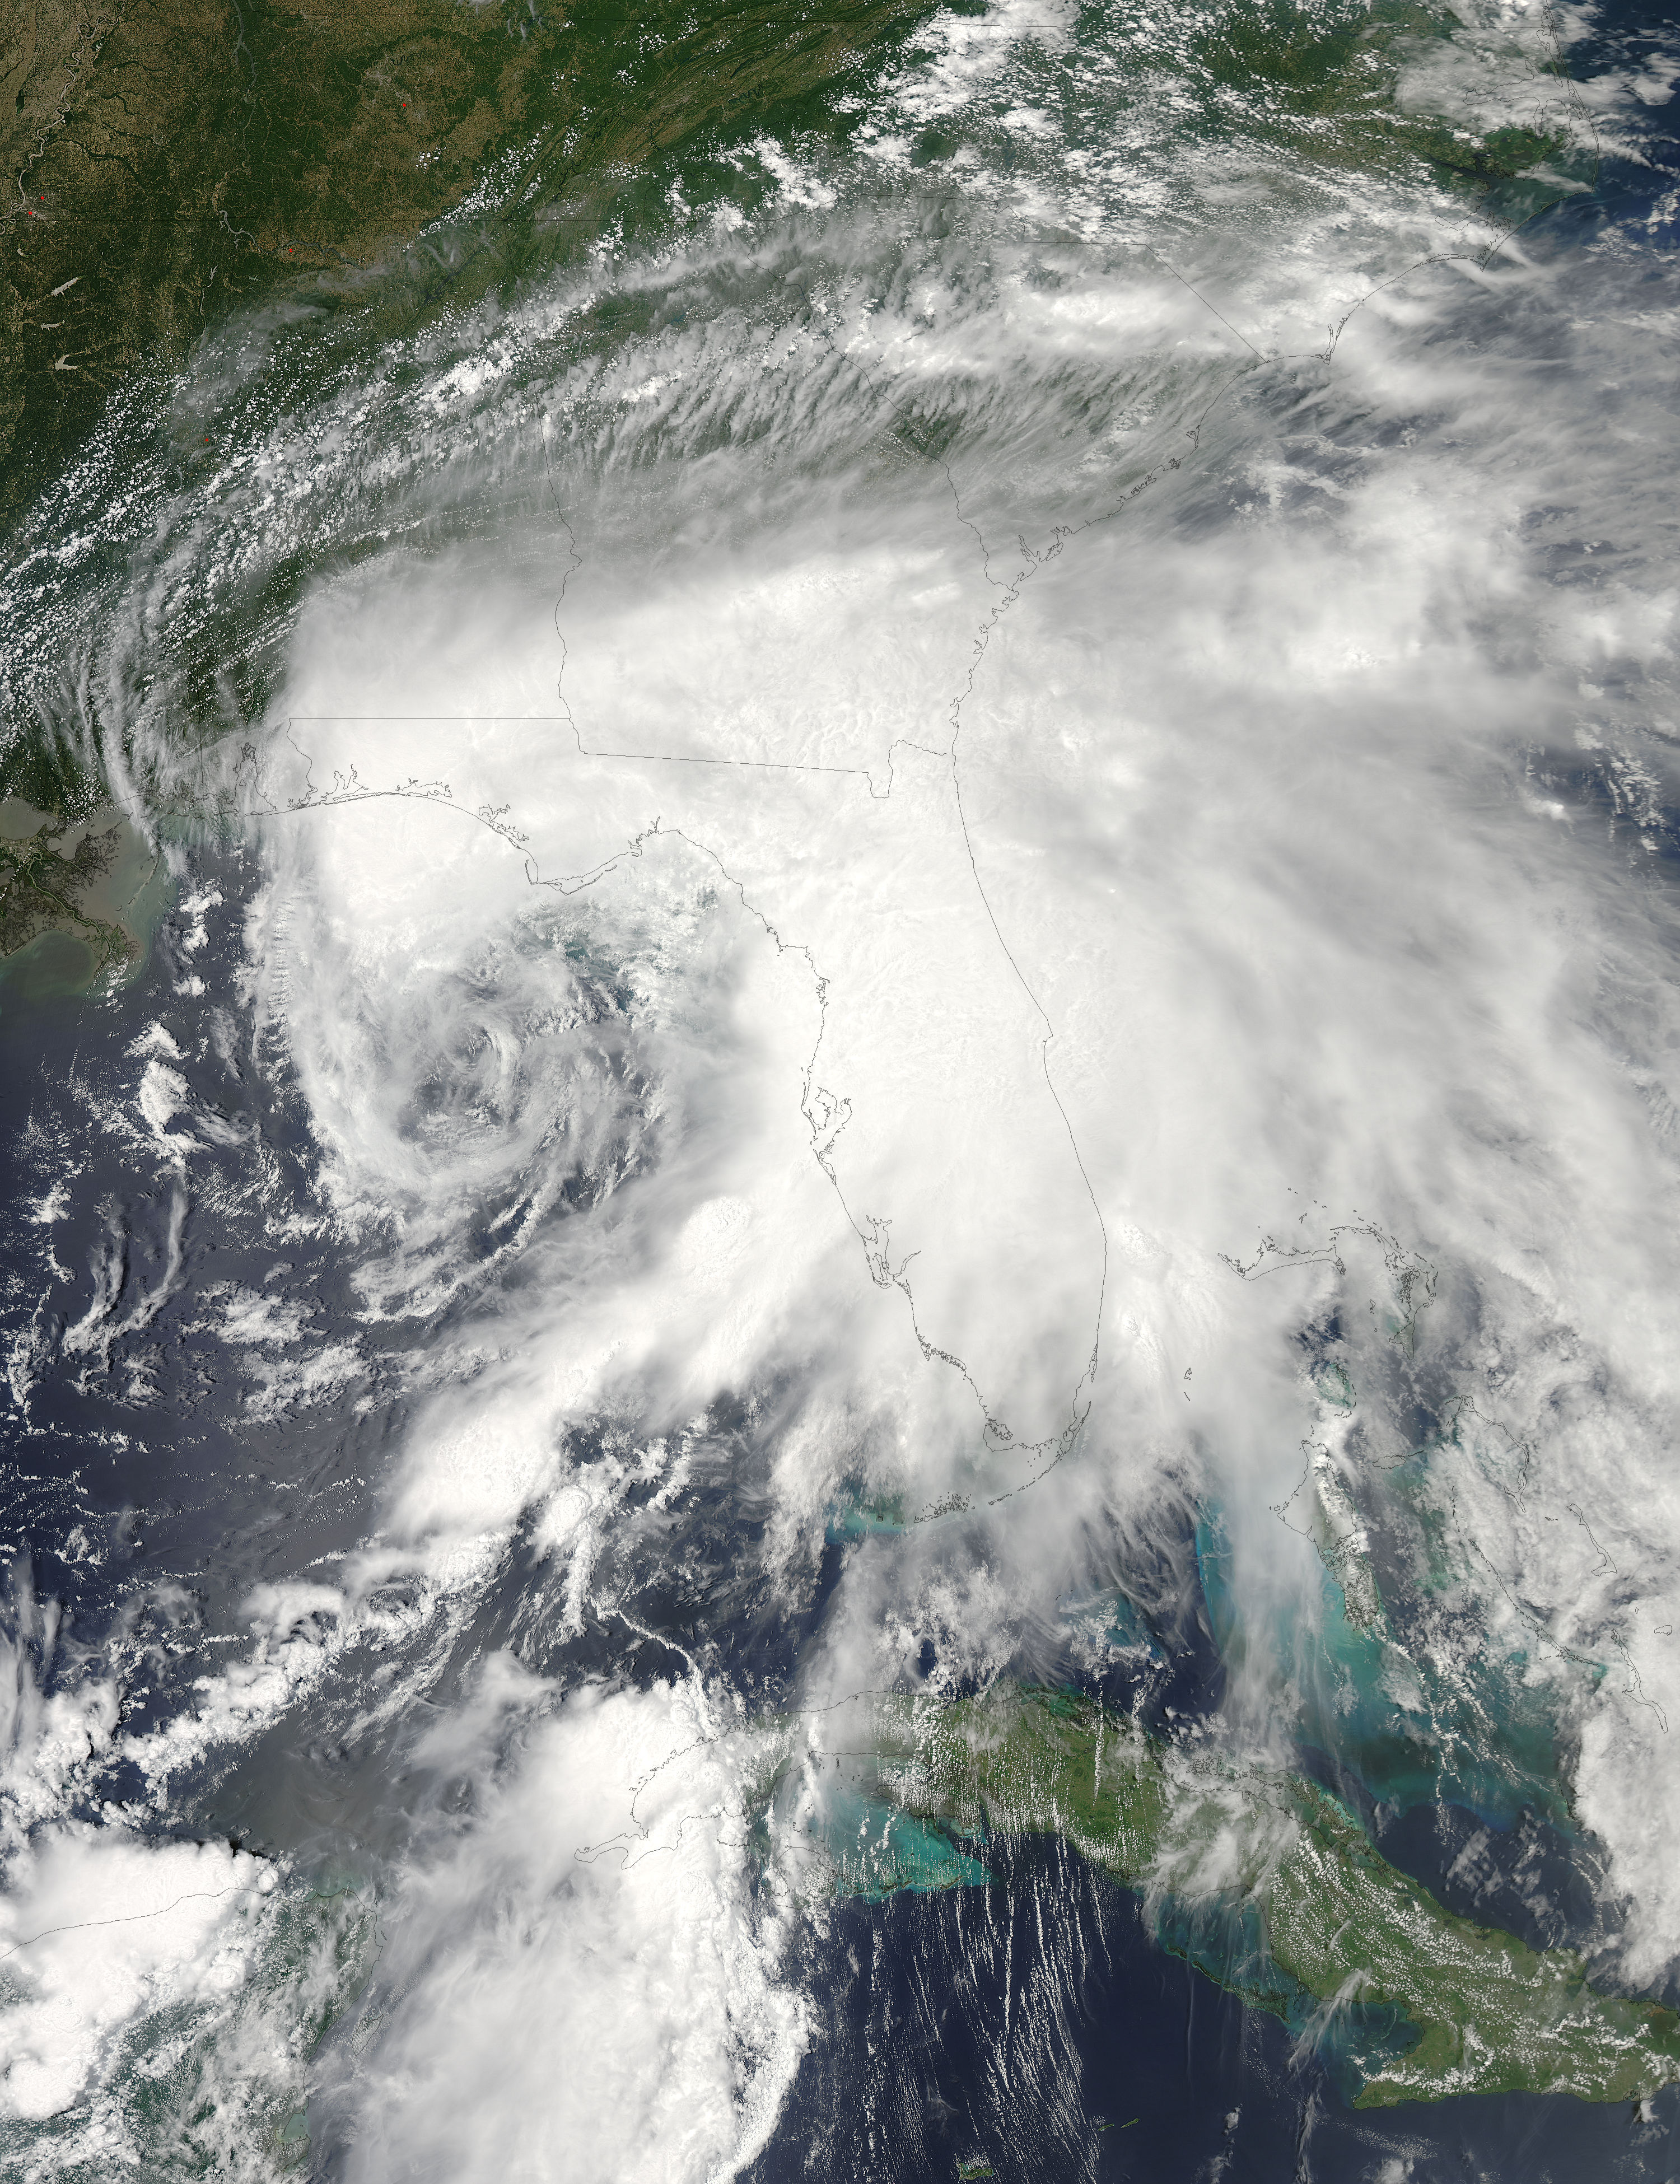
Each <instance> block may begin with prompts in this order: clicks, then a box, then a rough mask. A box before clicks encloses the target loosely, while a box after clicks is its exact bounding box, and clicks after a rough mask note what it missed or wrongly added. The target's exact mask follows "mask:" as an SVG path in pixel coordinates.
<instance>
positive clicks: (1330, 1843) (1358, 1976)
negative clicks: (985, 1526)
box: [874, 1691, 1680, 2108]
mask: <svg viewBox="0 0 1680 2184" xmlns="http://www.w3.org/2000/svg"><path fill="white" fill-rule="evenodd" d="M874 1741H875V1745H876V1751H877V1753H878V1757H877V1760H876V1768H877V1782H876V1789H877V1792H878V1794H880V1795H881V1796H882V1797H885V1798H887V1799H888V1800H890V1801H891V1802H893V1804H894V1805H896V1806H897V1807H898V1808H899V1809H900V1810H902V1811H903V1812H904V1813H905V1814H910V1815H911V1816H912V1817H913V1818H915V1819H919V1820H921V1821H924V1822H932V1823H934V1824H936V1825H939V1826H941V1827H943V1828H945V1829H948V1830H953V1831H954V1833H955V1834H956V1835H957V1836H959V1837H960V1838H966V1839H968V1840H969V1841H970V1843H971V1846H972V1847H976V1848H977V1849H978V1850H979V1852H980V1853H981V1855H982V1856H983V1854H984V1843H985V1841H986V1839H987V1837H988V1836H996V1835H998V1834H999V1833H1007V1834H1017V1835H1019V1834H1025V1835H1032V1834H1041V1835H1054V1836H1060V1837H1062V1838H1063V1839H1065V1841H1068V1842H1069V1843H1071V1845H1072V1846H1073V1847H1075V1848H1076V1850H1077V1851H1078V1852H1079V1853H1080V1854H1081V1856H1082V1857H1083V1858H1087V1859H1088V1860H1089V1861H1090V1862H1091V1863H1093V1864H1097V1865H1099V1866H1102V1867H1104V1868H1105V1869H1107V1870H1108V1871H1109V1872H1110V1873H1111V1874H1113V1875H1115V1878H1116V1879H1117V1880H1121V1881H1122V1882H1123V1883H1124V1884H1125V1885H1126V1886H1127V1887H1129V1888H1133V1889H1137V1890H1139V1891H1141V1892H1144V1893H1145V1894H1146V1895H1147V1896H1148V1897H1149V1899H1150V1901H1151V1902H1152V1903H1154V1904H1155V1905H1156V1906H1157V1907H1158V1911H1157V1924H1158V1931H1160V1934H1161V1937H1162V1939H1163V1940H1164V1941H1165V1942H1166V1944H1167V1946H1168V1947H1172V1948H1175V1949H1176V1950H1177V1952H1178V1953H1181V1954H1183V1955H1185V1956H1188V1958H1190V1959H1191V1961H1192V1962H1193V1963H1195V1964H1197V1965H1198V1966H1199V1969H1201V1970H1204V1971H1207V1972H1209V1973H1210V1975H1212V1976H1214V1977H1215V1978H1217V1979H1218V1980H1219V1981H1220V1983H1221V1985H1222V1986H1226V1987H1227V1988H1228V1989H1230V1990H1231V1991H1232V1992H1235V1993H1237V1994H1238V1995H1239V1996H1240V1997H1242V1998H1243V2000H1244V2001H1245V2002H1247V2003H1251V2004H1253V2005H1254V2006H1255V2007H1258V2008H1260V2009H1267V2010H1270V2011H1271V2012H1273V2013H1274V2014H1277V2016H1280V2017H1282V2018H1283V2019H1284V2020H1286V2022H1288V2024H1289V2025H1291V2027H1292V2029H1293V2030H1295V2031H1297V2032H1298V2033H1299V2034H1304V2035H1305V2036H1309V2037H1310V2038H1312V2039H1313V2040H1314V2041H1315V2042H1317V2043H1319V2044H1321V2045H1323V2046H1327V2047H1328V2048H1332V2050H1333V2051H1334V2052H1335V2053H1337V2054H1338V2057H1339V2058H1340V2060H1341V2062H1342V2064H1343V2071H1344V2075H1349V2076H1351V2078H1352V2079H1353V2081H1354V2082H1355V2086H1356V2088H1357V2090H1356V2091H1355V2096H1354V2098H1355V2104H1356V2105H1357V2106H1359V2107H1361V2108H1377V2107H1385V2106H1388V2105H1390V2104H1392V2103H1395V2102H1399V2101H1406V2100H1439V2099H1442V2098H1446V2097H1447V2096H1449V2095H1451V2094H1456V2093H1489V2092H1571V2093H1575V2094H1577V2095H1578V2096H1579V2097H1580V2098H1582V2099H1583V2100H1591V2101H1610V2100H1625V2099H1628V2098H1637V2097H1640V2096H1643V2095H1645V2094H1648V2093H1651V2092H1655V2091H1656V2089H1657V2088H1658V2087H1661V2086H1663V2085H1666V2084H1667V2083H1669V2082H1670V2081H1672V2080H1675V2079H1677V2078H1680V2018H1677V2016H1676V2014H1675V2013H1674V2012H1673V2011H1672V2010H1669V2009H1663V2008H1661V2006H1660V2005H1658V2004H1657V2003H1651V2002H1644V2001H1638V2000H1630V1999H1627V1998H1626V1997H1621V1996H1616V1995H1611V1994H1606V1993H1605V1992H1601V1991H1600V1990H1599V1988H1597V1987H1595V1986H1592V1985H1591V1984H1590V1983H1589V1982H1588V1979H1587V1977H1586V1973H1585V1969H1584V1966H1583V1963H1582V1961H1581V1959H1580V1958H1578V1957H1577V1956H1576V1955H1574V1954H1573V1953H1572V1952H1570V1951H1567V1950H1564V1949H1549V1950H1546V1951H1544V1952H1537V1951H1535V1950H1533V1949H1531V1948H1529V1947H1527V1946H1526V1944H1525V1943H1523V1942H1521V1941H1519V1940H1517V1939H1516V1937H1515V1936H1512V1935H1510V1934H1505V1933H1501V1932H1499V1931H1495V1930H1494V1929H1492V1928H1489V1927H1485V1926H1477V1925H1472V1924H1471V1922H1470V1921H1469V1920H1468V1919H1460V1918H1458V1917H1456V1916H1455V1914H1452V1913H1451V1912H1449V1911H1448V1910H1446V1909H1444V1908H1443V1907H1442V1906H1441V1905H1440V1904H1439V1903H1437V1902H1436V1901H1435V1900H1434V1898H1433V1897H1432V1896H1431V1895H1430V1894H1429V1893H1428V1892H1427V1890H1426V1889H1425V1888H1423V1887H1422V1886H1421V1885H1420V1884H1419V1883H1418V1882H1416V1881H1415V1880H1411V1879H1410V1878H1409V1877H1408V1876H1407V1875H1405V1874H1403V1873H1400V1872H1399V1871H1398V1870H1397V1869H1395V1868H1394V1866H1392V1865H1390V1864H1388V1861H1387V1860H1386V1859H1385V1858H1382V1856H1381V1854H1380V1853H1378V1852H1377V1849H1376V1848H1375V1847H1374V1846H1373V1845H1372V1843H1371V1840H1370V1838H1369V1837H1368V1836H1366V1833H1365V1831H1364V1830H1363V1829H1362V1828H1361V1827H1360V1825H1359V1824H1358V1822H1357V1821H1356V1820H1355V1819H1354V1818H1353V1816H1352V1815H1351V1814H1349V1812H1348V1811H1347V1810H1346V1809H1345V1808H1343V1806H1342V1805H1340V1804H1339V1803H1338V1802H1337V1801H1336V1799H1335V1798H1333V1797H1331V1796H1330V1795H1329V1794H1328V1793H1327V1791H1323V1790H1322V1789H1321V1788H1319V1787H1318V1786H1316V1785H1315V1784H1313V1783H1310V1782H1307V1781H1304V1780H1299V1779H1297V1778H1294V1777H1292V1776H1288V1775H1282V1774H1279V1773H1276V1772H1271V1771H1268V1770H1266V1769H1243V1768H1239V1767H1238V1766H1236V1765H1233V1764H1232V1763H1230V1762H1229V1761H1228V1760H1227V1759H1223V1758H1215V1757H1214V1756H1213V1755H1211V1754H1210V1753H1208V1752H1204V1751H1203V1752H1199V1751H1197V1750H1196V1749H1195V1748H1194V1747H1189V1748H1186V1747H1181V1746H1177V1745H1166V1744H1163V1743H1161V1742H1160V1741H1156V1740H1154V1739H1153V1738H1151V1737H1149V1736H1145V1735H1144V1734H1143V1732H1142V1731H1141V1730H1138V1728H1136V1727H1135V1726H1134V1725H1133V1724H1131V1723H1130V1722H1128V1721H1127V1720H1126V1719H1125V1718H1124V1717H1121V1716H1116V1715H1115V1714H1112V1713H1107V1712H1105V1711H1104V1709H1103V1708H1100V1707H1099V1706H1098V1705H1096V1704H1095V1703H1093V1702H1090V1701H1088V1700H1083V1699H1079V1698H1074V1697H1065V1696H1063V1695H1060V1694H1056V1693H1050V1692H1043V1691H996V1692H993V1694H991V1695H990V1696H988V1697H986V1698H983V1699H977V1700H973V1701H968V1702H959V1703H955V1704H952V1705H949V1706H946V1707H943V1708H911V1707H910V1705H909V1704H907V1703H906V1704H898V1705H894V1704H892V1703H887V1704H884V1705H880V1706H878V1707H877V1708H876V1711H875V1714H874ZM919 1885H921V1884H919ZM1338 2019H1339V2020H1340V2021H1339V2023H1338Z"/></svg>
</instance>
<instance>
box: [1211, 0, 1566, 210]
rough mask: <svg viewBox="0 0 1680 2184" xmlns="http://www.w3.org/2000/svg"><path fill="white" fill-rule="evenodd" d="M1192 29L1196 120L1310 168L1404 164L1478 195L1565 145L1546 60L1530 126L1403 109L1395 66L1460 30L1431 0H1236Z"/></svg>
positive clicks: (1551, 67) (1557, 90)
mask: <svg viewBox="0 0 1680 2184" xmlns="http://www.w3.org/2000/svg"><path fill="white" fill-rule="evenodd" d="M1194 23H1195V28H1194V31H1193V35H1192V36H1191V38H1190V40H1189V41H1188V47H1187V52H1186V55H1185V58H1186V60H1187V61H1188V64H1189V65H1188V75H1189V78H1190V81H1191V82H1192V84H1193V86H1194V90H1195V92H1196V94H1197V98H1198V103H1199V106H1200V108H1201V109H1202V114H1203V119H1204V123H1205V124H1206V125H1210V126H1211V127H1213V128H1214V129H1215V130H1216V131H1217V130H1219V129H1221V128H1228V127H1230V126H1231V125H1232V124H1233V123H1234V124H1235V125H1238V127H1240V128H1241V129H1242V130H1243V131H1244V132H1245V133H1247V134H1249V135H1250V136H1257V137H1259V138H1260V140H1261V141H1263V142H1271V143H1273V144H1276V145H1277V146H1278V147H1279V148H1288V150H1289V151H1291V152H1292V153H1294V154H1295V155H1297V156H1299V158H1301V159H1305V160H1306V161H1308V162H1309V163H1310V164H1318V165H1329V166H1341V167H1359V168H1363V169H1367V170H1382V169H1384V168H1388V167H1393V166H1394V164H1395V163H1396V162H1397V161H1402V162H1406V163H1410V164H1412V165H1414V166H1415V167H1421V168H1422V169H1423V170H1427V171H1428V172H1429V173H1431V174H1432V175H1434V176H1435V177H1436V178H1437V179H1438V180H1440V181H1449V182H1455V183H1460V184H1466V185H1471V186H1473V187H1479V188H1481V189H1484V190H1485V189H1489V188H1492V187H1495V186H1497V185H1500V184H1508V183H1510V182H1513V181H1516V180H1517V179H1518V177H1520V176H1521V175H1527V174H1529V173H1530V172H1531V171H1532V170H1533V169H1534V168H1536V167H1538V166H1539V165H1540V164H1542V163H1543V162H1544V161H1545V160H1547V159H1553V158H1555V157H1557V156H1558V155H1559V154H1560V153H1564V152H1565V151H1566V149H1567V148H1568V146H1569V144H1570V142H1571V136H1572V130H1571V122H1570V116H1569V109H1568V103H1567V102H1568V96H1569V86H1568V76H1567V73H1566V70H1565V69H1564V66H1563V64H1562V62H1561V60H1560V58H1553V59H1552V60H1551V61H1550V62H1549V64H1547V65H1546V67H1545V68H1544V70H1542V71H1541V72H1540V73H1541V75H1542V76H1543V77H1544V81H1542V82H1539V83H1538V84H1536V85H1535V86H1533V88H1534V90H1535V91H1536V92H1538V97H1536V99H1535V102H1534V103H1535V105H1536V107H1537V109H1538V113H1539V114H1540V115H1541V116H1542V117H1544V118H1543V125H1542V126H1540V127H1538V128H1536V127H1534V126H1532V125H1512V126H1507V127H1505V128H1500V129H1495V130H1493V131H1488V133H1486V134H1481V133H1478V132H1477V131H1474V130H1471V129H1469V128H1466V127H1464V126H1461V125H1455V124H1454V123H1452V122H1449V121H1448V120H1444V119H1442V118H1441V117H1440V116H1438V115H1435V114H1423V113H1415V112H1410V111H1408V110H1406V109H1405V107H1404V106H1403V104H1402V103H1401V99H1400V96H1399V92H1400V74H1401V70H1402V68H1403V67H1404V65H1405V63H1406V62H1407V61H1408V60H1409V59H1410V58H1413V57H1414V56H1415V55H1416V54H1417V53H1419V52H1420V51H1421V50H1422V49H1424V48H1426V47H1427V46H1428V44H1429V43H1430V42H1433V41H1438V40H1440V39H1444V38H1450V37H1452V36H1453V35H1454V34H1455V32H1457V31H1462V29H1463V27H1464V25H1463V23H1462V21H1461V20H1460V16H1459V15H1458V14H1457V13H1456V12H1455V10H1454V9H1453V8H1449V7H1446V6H1444V5H1441V4H1439V0H1435V4H1424V0H1236V4H1234V5H1232V6H1229V7H1227V8H1223V9H1221V10H1218V11H1210V12H1209V13H1208V14H1199V15H1198V16H1197V17H1196V18H1195V19H1194Z"/></svg>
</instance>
